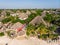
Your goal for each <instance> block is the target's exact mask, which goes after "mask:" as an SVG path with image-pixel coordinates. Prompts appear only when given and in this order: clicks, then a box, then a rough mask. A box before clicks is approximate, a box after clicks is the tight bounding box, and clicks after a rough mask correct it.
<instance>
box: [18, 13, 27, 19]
mask: <svg viewBox="0 0 60 45" xmlns="http://www.w3.org/2000/svg"><path fill="white" fill-rule="evenodd" d="M18 17H19V19H21V20H26V19H27V18H28V15H27V14H26V13H21V14H20V15H18Z"/></svg>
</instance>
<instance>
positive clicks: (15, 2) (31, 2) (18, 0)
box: [0, 0, 60, 9]
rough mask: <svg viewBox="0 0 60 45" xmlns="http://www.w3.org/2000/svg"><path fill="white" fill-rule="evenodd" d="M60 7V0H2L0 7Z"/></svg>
mask: <svg viewBox="0 0 60 45" xmlns="http://www.w3.org/2000/svg"><path fill="white" fill-rule="evenodd" d="M27 8H60V0H0V9H27Z"/></svg>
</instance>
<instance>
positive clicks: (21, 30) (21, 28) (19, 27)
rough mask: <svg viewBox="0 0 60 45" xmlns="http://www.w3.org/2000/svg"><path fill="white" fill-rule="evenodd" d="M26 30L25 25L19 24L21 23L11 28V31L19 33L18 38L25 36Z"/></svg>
mask: <svg viewBox="0 0 60 45" xmlns="http://www.w3.org/2000/svg"><path fill="white" fill-rule="evenodd" d="M24 28H25V27H24V25H23V24H21V23H19V22H17V23H15V24H14V25H13V26H12V27H11V29H13V30H16V31H17V35H18V36H22V35H24V34H25V30H24Z"/></svg>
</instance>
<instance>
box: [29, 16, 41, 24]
mask: <svg viewBox="0 0 60 45" xmlns="http://www.w3.org/2000/svg"><path fill="white" fill-rule="evenodd" d="M41 22H42V21H41V17H40V16H37V17H35V18H34V19H33V20H32V21H31V22H30V23H29V24H33V25H36V24H40V23H41Z"/></svg>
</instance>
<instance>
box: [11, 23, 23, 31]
mask: <svg viewBox="0 0 60 45" xmlns="http://www.w3.org/2000/svg"><path fill="white" fill-rule="evenodd" d="M22 25H23V24H21V23H20V22H17V23H15V24H14V25H12V26H11V29H14V30H16V29H17V28H19V27H21V26H22Z"/></svg>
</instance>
